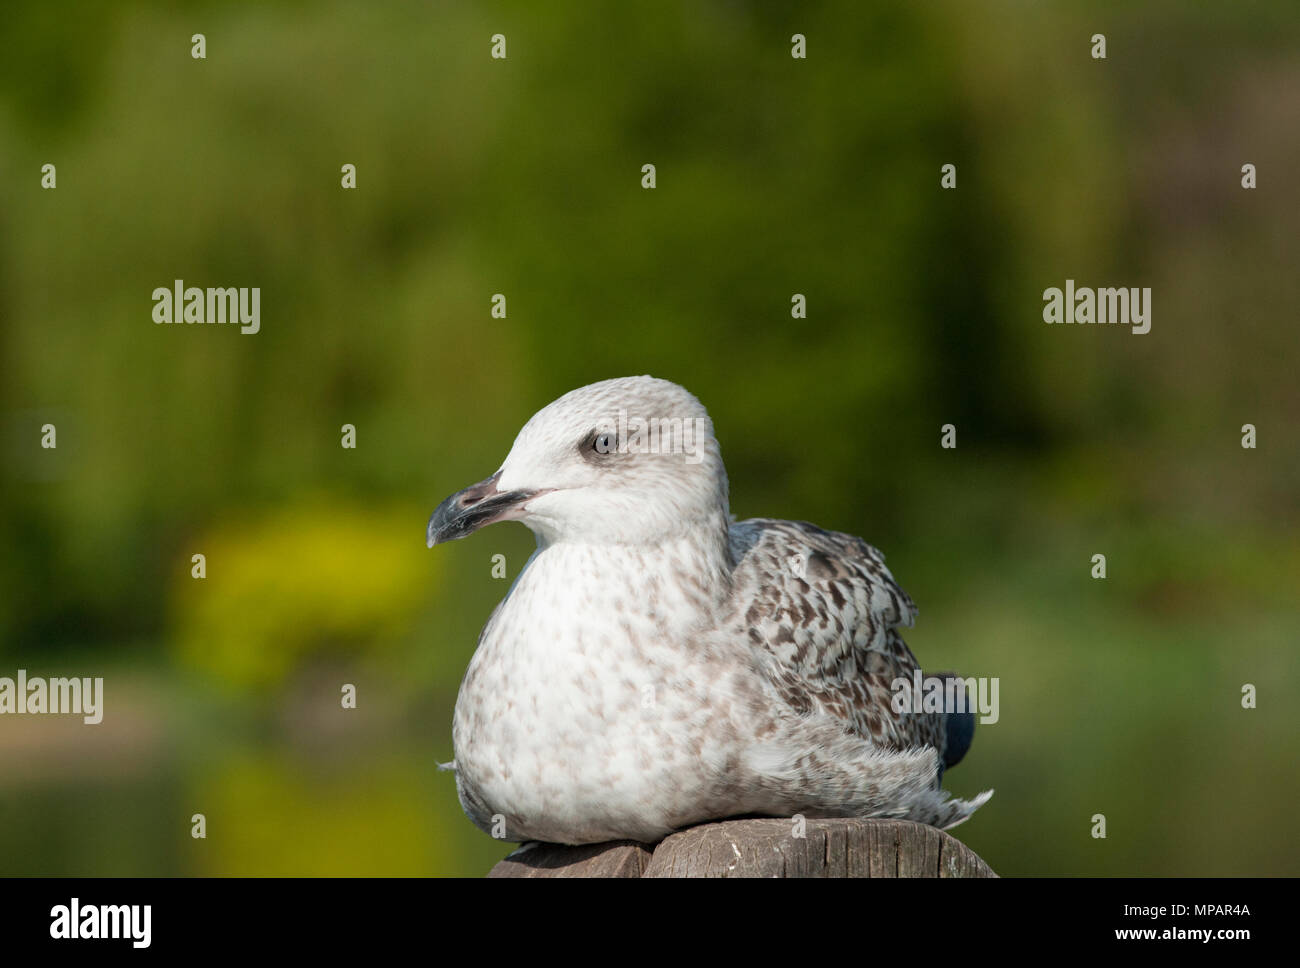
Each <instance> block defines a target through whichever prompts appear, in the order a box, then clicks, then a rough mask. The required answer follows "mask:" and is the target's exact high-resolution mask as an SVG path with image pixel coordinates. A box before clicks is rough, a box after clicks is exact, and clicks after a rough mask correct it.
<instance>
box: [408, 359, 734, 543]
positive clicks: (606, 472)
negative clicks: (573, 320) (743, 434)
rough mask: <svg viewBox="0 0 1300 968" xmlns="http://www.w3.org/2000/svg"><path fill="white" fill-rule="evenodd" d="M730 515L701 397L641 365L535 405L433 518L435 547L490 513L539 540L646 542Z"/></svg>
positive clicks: (488, 517)
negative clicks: (499, 452)
mask: <svg viewBox="0 0 1300 968" xmlns="http://www.w3.org/2000/svg"><path fill="white" fill-rule="evenodd" d="M726 520H727V475H726V471H725V470H724V469H723V466H722V455H721V452H720V451H719V449H718V442H717V440H716V439H715V438H714V436H713V423H712V422H711V421H710V420H709V415H708V412H707V411H705V409H704V407H703V405H702V404H701V403H700V402H699V401H698V400H696V399H695V397H693V396H691V394H689V393H688V392H686V390H684V389H682V388H681V387H679V386H678V385H677V384H675V383H670V382H668V381H667V380H657V379H655V378H654V377H649V376H632V377H622V378H620V379H617V380H604V381H602V382H600V383H593V384H591V385H590V386H585V387H582V388H581V389H578V390H574V391H572V392H570V393H566V394H565V395H564V396H562V397H560V398H559V399H558V400H556V401H555V402H554V403H551V404H549V405H548V406H546V407H544V408H542V409H541V410H539V411H538V412H537V413H536V414H534V415H533V417H532V419H531V420H529V421H528V423H526V424H524V428H523V429H522V430H521V431H519V436H518V437H516V438H515V443H514V446H513V447H511V448H510V453H509V454H508V455H507V456H506V459H505V463H503V464H502V465H501V469H500V470H498V471H497V472H496V473H495V474H493V475H492V476H491V477H489V478H487V479H486V480H483V481H480V482H479V483H477V484H473V485H471V486H469V487H467V488H465V489H464V490H462V491H458V492H456V493H455V494H453V495H452V496H451V497H449V498H447V500H445V501H443V502H442V503H441V504H440V505H438V508H437V510H435V511H434V512H433V516H432V517H430V518H429V529H428V543H429V547H430V548H432V547H433V546H434V545H435V544H439V543H441V542H444V541H453V540H455V539H456V538H463V537H465V536H466V535H468V534H472V533H473V532H474V531H477V530H478V529H479V528H481V527H483V526H485V525H488V524H493V523H495V522H497V521H522V522H523V523H524V524H526V525H528V527H529V528H531V529H532V530H533V532H534V533H535V534H536V535H537V536H538V538H539V539H541V540H542V541H543V542H546V543H553V542H557V541H585V542H595V543H616V544H653V543H657V542H658V541H661V540H663V539H664V538H667V537H672V536H674V535H677V534H681V533H683V532H684V531H686V530H688V529H691V528H695V527H699V526H700V525H702V524H709V523H719V522H725V521H726Z"/></svg>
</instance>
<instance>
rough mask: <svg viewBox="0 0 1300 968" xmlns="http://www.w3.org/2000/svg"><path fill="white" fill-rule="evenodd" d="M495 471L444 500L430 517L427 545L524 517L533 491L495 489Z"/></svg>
mask: <svg viewBox="0 0 1300 968" xmlns="http://www.w3.org/2000/svg"><path fill="white" fill-rule="evenodd" d="M500 476H501V472H500V471H497V472H496V473H495V474H493V475H492V476H491V477H489V478H488V479H487V480H486V481H479V482H478V483H477V484H471V485H470V486H469V487H467V488H465V490H463V491H457V492H456V493H455V494H453V495H452V496H451V497H449V498H447V500H445V501H443V502H442V503H441V504H439V505H438V507H437V508H436V509H435V510H434V512H433V514H432V515H430V517H429V530H428V533H427V534H426V538H427V539H428V544H429V547H430V548H432V547H433V546H434V545H436V544H442V543H443V542H444V541H455V540H456V539H457V538H463V537H465V536H466V535H469V534H473V533H474V532H475V531H477V530H478V529H479V528H482V527H484V526H486V525H489V524H495V523H496V522H497V521H513V520H517V519H518V518H520V517H522V516H523V506H524V503H525V502H526V501H527V500H528V499H529V498H531V497H534V496H536V494H537V492H536V491H500V490H497V478H499V477H500Z"/></svg>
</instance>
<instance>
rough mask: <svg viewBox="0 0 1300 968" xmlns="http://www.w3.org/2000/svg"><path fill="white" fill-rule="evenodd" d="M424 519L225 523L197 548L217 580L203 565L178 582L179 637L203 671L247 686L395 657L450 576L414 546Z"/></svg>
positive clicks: (292, 512) (352, 514) (283, 517)
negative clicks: (414, 524) (332, 660)
mask: <svg viewBox="0 0 1300 968" xmlns="http://www.w3.org/2000/svg"><path fill="white" fill-rule="evenodd" d="M418 518H419V511H418V510H417V509H415V508H405V509H403V510H401V511H395V512H385V513H376V512H374V511H370V510H364V509H358V508H353V507H349V506H347V505H331V504H327V503H323V502H322V503H317V504H313V503H312V502H310V501H305V502H304V503H303V504H301V505H297V504H295V505H294V506H293V507H291V508H289V509H286V510H284V511H281V512H279V513H278V514H276V515H275V516H274V517H272V518H271V519H270V520H269V521H267V522H266V523H264V524H260V525H256V526H252V527H247V528H242V529H240V528H235V527H231V526H229V525H217V526H216V527H215V528H214V530H213V532H212V534H211V535H210V536H200V537H199V538H198V540H197V541H196V544H195V547H197V548H202V549H203V552H202V553H203V554H204V555H205V558H206V560H205V562H204V568H205V569H208V568H210V569H211V571H210V577H205V578H202V579H198V578H195V577H193V574H194V568H197V565H195V566H194V567H192V568H191V574H190V575H186V576H184V577H180V578H177V579H176V588H177V591H176V592H175V593H174V595H173V599H174V602H175V610H176V622H175V630H174V632H173V633H172V634H171V636H169V638H170V640H171V641H174V642H175V643H176V645H177V648H178V650H179V653H180V655H181V657H182V659H183V661H184V662H186V663H187V664H189V665H191V666H193V667H194V668H195V669H196V670H199V671H200V672H202V673H205V674H207V675H209V676H211V677H213V678H214V679H216V680H218V681H222V682H228V683H230V684H232V685H234V686H237V687H245V688H248V687H257V686H266V685H277V684H282V683H283V681H284V680H285V678H286V677H288V676H290V675H292V674H293V672H294V670H295V669H297V668H299V667H300V666H302V665H303V664H304V663H305V662H308V661H311V660H313V659H316V660H319V659H320V657H321V656H328V655H343V656H351V657H357V656H364V655H365V654H366V653H367V651H371V650H376V649H383V648H385V646H387V647H390V648H391V646H392V643H394V642H399V641H402V640H403V639H404V638H405V637H407V636H409V635H410V634H411V632H412V630H413V626H414V621H415V615H416V613H417V611H418V610H419V607H420V604H421V601H422V599H423V598H424V587H425V585H426V583H427V582H429V581H430V580H431V579H433V580H436V576H437V572H438V570H439V569H438V568H437V567H434V568H429V567H428V564H429V562H428V557H427V556H426V555H422V554H421V551H423V550H424V549H423V548H422V547H421V545H420V544H419V542H416V541H413V540H411V533H410V532H411V530H412V529H411V528H410V527H409V524H410V522H411V520H413V519H414V520H418Z"/></svg>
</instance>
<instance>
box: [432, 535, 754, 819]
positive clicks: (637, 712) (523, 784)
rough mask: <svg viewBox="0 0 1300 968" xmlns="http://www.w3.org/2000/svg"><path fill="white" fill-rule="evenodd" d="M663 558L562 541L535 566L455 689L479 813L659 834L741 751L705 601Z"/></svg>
mask: <svg viewBox="0 0 1300 968" xmlns="http://www.w3.org/2000/svg"><path fill="white" fill-rule="evenodd" d="M664 565H665V562H664V561H663V560H662V559H660V558H659V557H658V556H655V555H648V554H646V553H645V552H633V551H622V550H618V549H615V550H610V549H603V548H602V549H592V548H590V547H587V546H565V545H558V546H551V547H549V548H547V549H545V550H544V551H541V552H539V553H538V554H537V555H536V556H534V559H533V560H532V561H531V562H530V564H529V566H528V567H527V568H526V569H525V570H524V572H523V574H522V575H521V576H520V578H519V580H518V581H517V582H516V584H515V587H514V588H513V589H512V590H511V593H510V595H509V596H508V597H507V599H506V601H505V602H504V603H503V604H502V606H501V608H500V610H499V611H498V612H497V613H496V615H495V616H494V618H493V620H492V622H491V623H490V626H489V628H488V629H487V631H486V634H485V635H484V638H483V640H482V642H481V643H480V644H479V648H478V650H477V651H476V652H475V654H474V657H473V660H472V661H471V663H470V666H469V669H468V671H467V673H466V676H465V680H464V682H463V684H462V686H461V691H460V695H459V697H458V699H457V702H456V715H455V725H454V729H453V739H454V743H455V748H456V766H457V783H458V786H459V788H460V791H461V799H462V803H463V804H464V806H465V809H466V812H467V813H469V814H470V816H471V818H472V819H473V820H474V821H475V822H476V823H478V824H479V825H480V826H482V827H485V828H489V827H490V826H491V825H492V824H493V823H498V824H503V825H504V827H505V836H506V838H507V839H512V840H515V839H538V840H569V841H579V840H602V839H611V838H613V837H627V836H629V835H630V834H629V831H638V832H639V835H640V836H642V837H644V839H647V840H652V839H656V838H657V837H660V836H663V835H664V834H665V833H667V832H668V831H669V830H671V829H674V828H675V827H677V826H680V825H682V823H684V822H690V820H691V819H693V818H691V817H685V818H684V816H683V815H685V814H691V813H692V812H695V811H697V810H699V809H702V808H701V807H700V806H699V805H700V804H701V802H702V801H703V802H708V801H709V800H710V798H711V793H710V791H711V789H712V788H713V787H714V786H715V785H716V784H717V782H718V778H719V776H720V775H723V774H725V770H726V763H727V760H728V758H729V757H731V756H733V755H734V751H731V750H729V749H726V748H725V747H726V745H727V743H726V739H725V738H726V736H727V735H728V731H727V730H725V729H723V730H719V729H717V725H718V724H717V722H716V718H717V717H718V716H722V715H725V712H726V711H725V709H723V708H722V705H721V704H718V703H717V701H716V699H717V697H716V696H715V695H712V692H713V683H712V680H713V679H716V675H715V670H713V669H711V662H710V660H709V659H708V657H706V656H702V655H699V654H696V652H695V650H694V649H693V647H692V643H693V642H694V641H695V640H696V635H695V632H696V631H697V630H698V625H699V616H700V614H701V606H700V602H699V601H698V600H696V598H695V594H694V593H693V592H692V590H691V589H690V588H686V589H682V588H681V587H678V584H676V583H673V582H669V581H666V580H665V575H664V573H663V569H664ZM706 725H707V726H708V727H710V728H707V729H706V728H705V727H706ZM706 736H709V737H711V738H710V739H709V740H708V741H707V742H706V741H705V737H706ZM494 818H496V819H495V820H494Z"/></svg>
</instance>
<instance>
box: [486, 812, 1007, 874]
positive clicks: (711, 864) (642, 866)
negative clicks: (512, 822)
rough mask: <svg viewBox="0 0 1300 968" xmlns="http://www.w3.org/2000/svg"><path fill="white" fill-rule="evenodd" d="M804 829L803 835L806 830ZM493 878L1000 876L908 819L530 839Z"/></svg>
mask: <svg viewBox="0 0 1300 968" xmlns="http://www.w3.org/2000/svg"><path fill="white" fill-rule="evenodd" d="M799 834H802V836H799ZM488 876H489V877H996V876H997V875H996V874H994V873H993V871H992V869H990V868H989V866H988V864H986V863H984V861H983V860H982V859H980V857H979V856H978V855H977V854H976V853H975V852H974V851H972V850H971V849H970V848H969V847H967V846H966V845H965V844H963V843H962V842H961V841H960V840H957V839H956V838H955V837H953V836H951V835H950V834H946V833H944V832H943V831H942V830H938V829H936V828H934V827H928V826H926V825H925V824H919V823H912V822H911V821H908V820H807V821H804V822H803V823H802V825H796V823H795V822H794V821H793V820H776V819H764V820H727V821H723V822H721V823H709V824H701V825H700V826H698V827H691V828H689V829H687V830H683V831H680V832H678V833H675V834H672V835H670V836H669V837H667V838H665V839H664V840H662V841H661V842H660V843H658V844H656V845H653V846H651V845H646V844H638V843H635V842H633V841H627V840H624V841H616V842H614V843H609V844H587V845H584V846H579V847H567V846H564V845H561V844H534V845H529V846H526V847H524V848H521V849H520V850H518V851H516V852H515V853H513V854H511V855H510V856H509V857H507V858H506V859H505V860H503V861H501V863H499V864H497V865H496V867H494V868H492V871H491V873H489V874H488Z"/></svg>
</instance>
